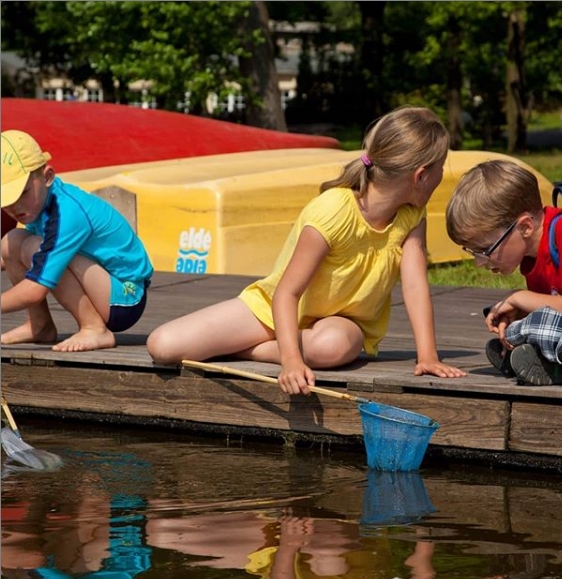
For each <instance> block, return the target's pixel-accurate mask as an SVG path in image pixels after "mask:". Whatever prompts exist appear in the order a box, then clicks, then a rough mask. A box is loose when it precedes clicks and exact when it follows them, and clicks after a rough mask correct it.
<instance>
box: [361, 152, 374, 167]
mask: <svg viewBox="0 0 562 579" xmlns="http://www.w3.org/2000/svg"><path fill="white" fill-rule="evenodd" d="M361 162H362V163H363V165H365V167H366V168H367V169H368V168H369V167H372V166H373V161H371V159H369V157H367V155H361Z"/></svg>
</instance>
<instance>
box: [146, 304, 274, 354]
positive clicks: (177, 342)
mask: <svg viewBox="0 0 562 579" xmlns="http://www.w3.org/2000/svg"><path fill="white" fill-rule="evenodd" d="M273 338H274V333H273V331H272V330H270V329H269V328H267V327H266V326H264V325H263V324H262V323H261V322H260V321H259V320H258V319H257V318H256V317H255V316H254V314H253V313H252V312H251V310H250V309H249V308H248V307H247V306H246V304H244V302H243V301H242V300H239V299H238V298H235V299H232V300H228V301H225V302H220V303H218V304H214V305H212V306H208V307H206V308H203V309H201V310H198V311H196V312H193V313H191V314H188V315H186V316H183V317H181V318H177V319H175V320H172V321H170V322H167V323H166V324H163V325H162V326H159V327H158V328H156V329H155V330H154V331H153V332H152V333H151V334H150V335H149V336H148V340H147V343H146V346H147V348H148V352H149V353H150V355H151V356H152V358H153V359H154V361H155V362H159V363H161V364H179V363H180V362H181V361H182V360H206V359H208V358H214V357H216V356H225V355H228V354H234V353H235V352H240V351H242V350H247V349H248V348H250V347H252V346H255V345H256V344H261V343H262V342H267V341H269V340H272V339H273Z"/></svg>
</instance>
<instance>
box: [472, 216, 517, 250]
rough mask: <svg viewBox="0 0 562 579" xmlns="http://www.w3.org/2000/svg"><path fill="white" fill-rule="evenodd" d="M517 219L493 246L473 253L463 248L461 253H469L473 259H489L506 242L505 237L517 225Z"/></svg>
mask: <svg viewBox="0 0 562 579" xmlns="http://www.w3.org/2000/svg"><path fill="white" fill-rule="evenodd" d="M517 221H518V219H516V220H515V221H514V222H513V223H512V224H511V225H510V226H509V227H508V228H507V229H506V230H505V231H504V232H503V233H502V234H501V235H500V238H499V239H498V240H497V241H496V242H495V243H494V244H493V245H490V247H488V249H485V250H484V251H474V250H473V249H469V248H468V247H464V246H463V248H462V249H463V251H466V252H467V253H470V255H472V256H473V257H485V258H486V259H489V257H490V256H491V255H492V253H494V251H496V249H497V248H498V247H499V246H500V245H501V244H502V243H503V242H504V241H505V240H506V238H507V236H508V235H509V234H510V233H511V232H512V231H513V228H514V227H515V226H516V225H517Z"/></svg>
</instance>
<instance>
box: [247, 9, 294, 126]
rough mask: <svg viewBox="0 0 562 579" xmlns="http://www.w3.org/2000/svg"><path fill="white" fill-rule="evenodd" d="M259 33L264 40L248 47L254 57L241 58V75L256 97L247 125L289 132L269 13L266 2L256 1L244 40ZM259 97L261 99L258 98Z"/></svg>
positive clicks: (249, 108) (249, 107)
mask: <svg viewBox="0 0 562 579" xmlns="http://www.w3.org/2000/svg"><path fill="white" fill-rule="evenodd" d="M256 30H259V31H260V32H261V34H262V38H263V41H262V42H260V43H253V44H252V45H250V46H248V50H249V52H250V53H251V56H250V57H248V58H240V72H241V73H242V74H243V75H244V76H245V77H247V78H248V80H249V85H250V89H251V91H252V93H253V95H251V96H250V98H247V99H246V123H247V124H248V125H252V126H254V127H262V128H264V129H275V130H278V131H286V130H287V122H286V121H285V112H284V111H283V107H282V106H281V93H280V91H279V80H278V77H277V70H276V68H275V51H274V46H273V41H272V39H271V35H270V33H269V14H268V12H267V7H266V5H265V2H253V3H252V5H251V7H250V12H249V15H248V18H247V19H246V21H245V22H244V24H243V34H244V38H251V37H252V36H253V35H254V34H255V31H256ZM256 97H257V98H256Z"/></svg>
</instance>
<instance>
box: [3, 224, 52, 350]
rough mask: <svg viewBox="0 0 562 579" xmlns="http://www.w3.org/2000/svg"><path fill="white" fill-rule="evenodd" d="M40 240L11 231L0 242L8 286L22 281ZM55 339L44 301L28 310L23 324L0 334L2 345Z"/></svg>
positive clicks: (43, 341) (47, 307)
mask: <svg viewBox="0 0 562 579" xmlns="http://www.w3.org/2000/svg"><path fill="white" fill-rule="evenodd" d="M40 241H41V240H40V239H39V238H38V237H36V236H33V235H31V234H30V233H29V232H28V231H26V230H25V229H12V230H11V231H9V232H8V233H7V234H6V235H5V236H4V237H3V238H2V262H3V269H5V271H6V273H7V274H8V277H9V278H10V281H11V282H12V285H17V284H18V283H19V282H20V281H22V280H23V279H24V277H25V273H26V272H27V270H28V269H29V265H28V264H30V263H31V255H32V254H33V253H34V251H33V248H34V247H35V248H37V247H39V243H40ZM56 339H57V328H56V326H55V323H54V322H53V318H52V316H51V312H50V310H49V306H48V304H47V300H44V301H42V302H41V303H39V304H37V305H35V306H33V307H31V308H29V309H28V319H27V321H26V322H25V323H24V324H22V325H21V326H18V327H17V328H13V329H11V330H9V331H7V332H4V333H3V334H2V338H1V341H2V344H24V343H28V342H37V343H49V342H55V341H56Z"/></svg>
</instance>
